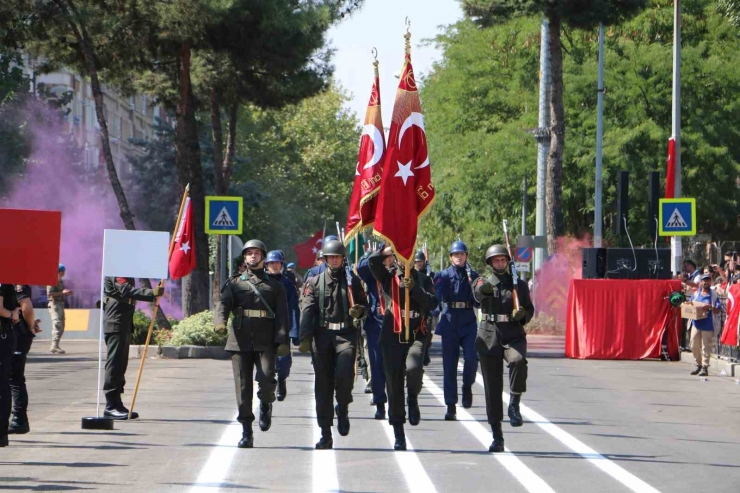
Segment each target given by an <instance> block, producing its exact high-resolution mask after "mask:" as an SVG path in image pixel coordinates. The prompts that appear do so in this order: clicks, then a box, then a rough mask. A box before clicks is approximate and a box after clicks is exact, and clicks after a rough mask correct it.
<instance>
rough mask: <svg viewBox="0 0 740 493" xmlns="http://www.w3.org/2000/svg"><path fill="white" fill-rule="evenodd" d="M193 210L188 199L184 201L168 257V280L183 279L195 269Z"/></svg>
mask: <svg viewBox="0 0 740 493" xmlns="http://www.w3.org/2000/svg"><path fill="white" fill-rule="evenodd" d="M193 240H194V239H193V209H192V207H191V206H190V197H188V198H187V199H186V200H185V208H184V210H183V212H182V218H181V219H180V224H179V225H178V227H177V233H176V234H175V246H174V248H173V249H172V255H171V256H170V278H171V279H172V280H175V279H180V278H181V277H185V276H187V275H188V274H190V272H192V270H193V269H195V248H194V247H195V242H194V241H193Z"/></svg>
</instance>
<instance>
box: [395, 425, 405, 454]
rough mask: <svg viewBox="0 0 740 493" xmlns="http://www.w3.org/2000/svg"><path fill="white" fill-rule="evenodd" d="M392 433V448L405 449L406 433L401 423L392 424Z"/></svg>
mask: <svg viewBox="0 0 740 493" xmlns="http://www.w3.org/2000/svg"><path fill="white" fill-rule="evenodd" d="M393 434H394V435H395V436H396V443H395V444H394V445H393V450H406V433H405V432H404V431H403V423H398V424H395V425H393Z"/></svg>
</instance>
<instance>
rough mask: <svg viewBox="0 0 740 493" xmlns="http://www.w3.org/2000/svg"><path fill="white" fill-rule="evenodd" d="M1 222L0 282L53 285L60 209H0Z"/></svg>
mask: <svg viewBox="0 0 740 493" xmlns="http://www.w3.org/2000/svg"><path fill="white" fill-rule="evenodd" d="M0 224H2V225H3V231H4V233H3V234H2V240H0V283H4V284H31V285H38V286H53V285H55V284H56V283H57V274H58V272H59V245H60V243H61V239H62V213H61V212H59V211H30V210H22V209H0Z"/></svg>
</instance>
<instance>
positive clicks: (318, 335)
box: [299, 240, 367, 449]
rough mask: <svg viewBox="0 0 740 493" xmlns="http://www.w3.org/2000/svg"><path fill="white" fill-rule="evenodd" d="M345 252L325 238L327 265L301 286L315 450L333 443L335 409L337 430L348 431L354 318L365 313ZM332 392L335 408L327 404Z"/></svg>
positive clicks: (356, 322)
mask: <svg viewBox="0 0 740 493" xmlns="http://www.w3.org/2000/svg"><path fill="white" fill-rule="evenodd" d="M345 254H346V252H345V248H344V245H343V244H342V242H340V241H338V240H333V241H328V242H326V243H325V244H324V256H325V257H326V265H327V269H326V271H324V272H322V273H321V274H319V275H318V276H315V277H312V278H311V279H308V280H307V281H306V285H305V286H304V288H303V305H302V307H301V328H300V335H299V337H300V340H301V343H300V350H301V352H302V353H306V352H308V351H309V350H310V351H311V356H312V360H313V369H314V395H315V398H316V420H317V421H318V424H319V427H320V428H321V439H320V440H319V441H318V443H317V444H316V448H317V449H331V448H332V447H333V445H334V440H333V439H332V434H331V426H332V424H333V423H334V413H335V412H336V414H337V430H338V431H339V434H340V435H342V436H347V435H348V434H349V404H350V403H351V402H352V387H353V386H354V378H355V359H356V357H357V354H356V350H357V335H358V330H359V325H360V322H359V321H360V320H361V319H362V318H363V317H364V316H365V314H366V313H367V298H366V297H365V292H364V291H363V289H362V285H361V284H360V279H359V278H358V277H357V276H355V275H354V274H352V273H351V272H349V274H348V270H347V269H346V268H345V264H344V262H345V259H344V257H345ZM348 275H349V278H348ZM350 284H351V285H350ZM335 393H336V399H337V405H336V407H334V406H333V405H332V404H333V403H334V395H335Z"/></svg>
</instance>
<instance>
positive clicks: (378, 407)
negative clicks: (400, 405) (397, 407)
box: [375, 402, 385, 419]
mask: <svg viewBox="0 0 740 493" xmlns="http://www.w3.org/2000/svg"><path fill="white" fill-rule="evenodd" d="M375 419H385V404H384V403H382V402H380V403H378V404H375Z"/></svg>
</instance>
